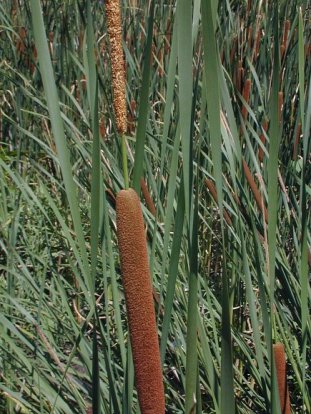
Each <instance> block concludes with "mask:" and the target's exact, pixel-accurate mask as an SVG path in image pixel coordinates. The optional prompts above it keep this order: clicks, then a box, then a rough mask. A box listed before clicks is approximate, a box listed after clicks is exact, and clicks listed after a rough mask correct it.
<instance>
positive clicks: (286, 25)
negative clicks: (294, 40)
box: [283, 20, 290, 49]
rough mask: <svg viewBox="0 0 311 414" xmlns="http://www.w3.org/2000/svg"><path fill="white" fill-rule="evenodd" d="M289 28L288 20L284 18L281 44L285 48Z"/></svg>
mask: <svg viewBox="0 0 311 414" xmlns="http://www.w3.org/2000/svg"><path fill="white" fill-rule="evenodd" d="M289 30H290V21H289V20H285V23H284V33H283V45H284V47H285V49H286V47H287V40H288V32H289Z"/></svg>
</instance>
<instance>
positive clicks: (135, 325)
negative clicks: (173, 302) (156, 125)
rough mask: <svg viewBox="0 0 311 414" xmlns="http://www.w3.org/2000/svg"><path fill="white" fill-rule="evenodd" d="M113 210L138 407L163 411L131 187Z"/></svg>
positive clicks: (150, 413) (140, 225)
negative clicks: (114, 210)
mask: <svg viewBox="0 0 311 414" xmlns="http://www.w3.org/2000/svg"><path fill="white" fill-rule="evenodd" d="M116 214H117V236H118V244H119V250H120V257H121V270H122V280H123V286H124V292H125V301H126V307H127V314H128V323H129V331H130V338H131V345H132V350H133V360H134V368H135V380H136V387H137V393H138V399H139V404H140V409H141V412H142V414H164V412H165V401H164V388H163V379H162V369H161V360H160V351H159V343H158V334H157V328H156V319H155V310H154V302H153V298H152V284H151V279H150V272H149V262H148V255H147V246H146V237H145V232H144V221H143V215H142V211H141V206H140V201H139V198H138V196H137V194H136V192H135V191H134V190H133V189H129V190H121V191H120V192H119V193H118V195H117V199H116Z"/></svg>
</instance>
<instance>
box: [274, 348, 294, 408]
mask: <svg viewBox="0 0 311 414" xmlns="http://www.w3.org/2000/svg"><path fill="white" fill-rule="evenodd" d="M273 354H274V361H275V369H276V376H277V381H278V388H279V397H280V405H281V413H282V414H290V399H289V392H288V387H287V380H286V358H285V351H284V346H283V344H281V343H280V342H278V343H276V344H274V345H273Z"/></svg>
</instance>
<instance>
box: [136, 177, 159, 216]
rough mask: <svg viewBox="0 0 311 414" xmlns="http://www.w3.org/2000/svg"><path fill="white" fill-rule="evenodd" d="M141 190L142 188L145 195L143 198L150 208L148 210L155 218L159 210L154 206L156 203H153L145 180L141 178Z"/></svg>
mask: <svg viewBox="0 0 311 414" xmlns="http://www.w3.org/2000/svg"><path fill="white" fill-rule="evenodd" d="M140 188H141V191H142V193H143V196H144V199H145V202H146V205H147V207H148V210H149V211H150V213H151V214H152V215H153V216H155V215H156V212H157V210H156V207H155V205H154V202H153V200H152V198H151V195H150V192H149V190H148V186H147V184H146V181H145V180H144V179H143V178H141V180H140Z"/></svg>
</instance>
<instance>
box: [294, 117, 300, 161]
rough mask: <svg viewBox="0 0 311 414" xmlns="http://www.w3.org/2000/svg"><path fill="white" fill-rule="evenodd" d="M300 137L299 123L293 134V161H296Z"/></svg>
mask: <svg viewBox="0 0 311 414" xmlns="http://www.w3.org/2000/svg"><path fill="white" fill-rule="evenodd" d="M300 135H301V122H299V124H298V126H297V128H296V134H295V140H294V148H293V160H297V155H298V146H299V140H300Z"/></svg>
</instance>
